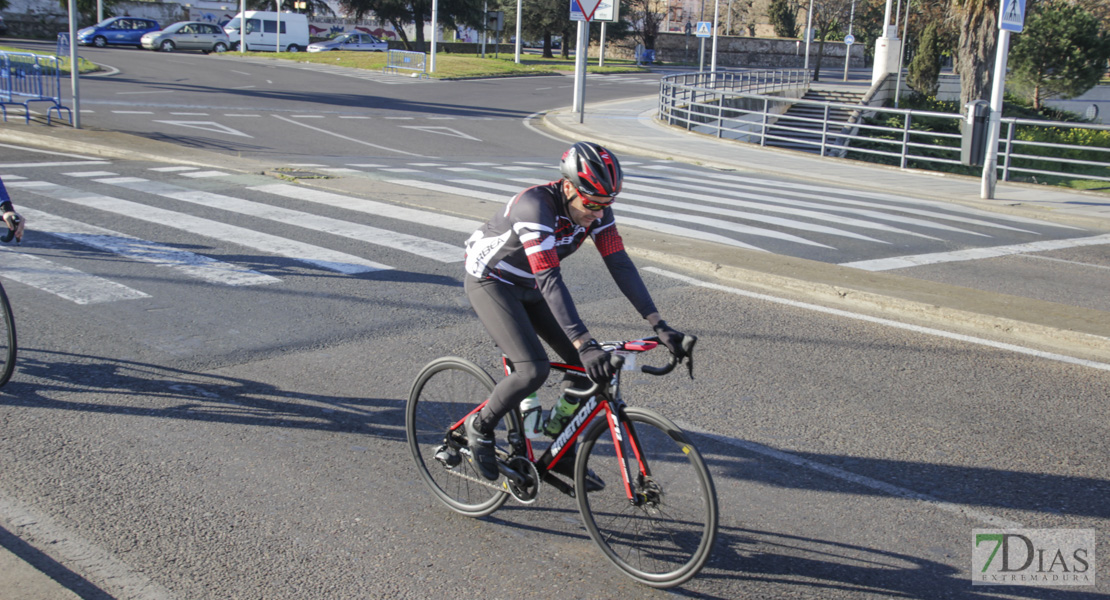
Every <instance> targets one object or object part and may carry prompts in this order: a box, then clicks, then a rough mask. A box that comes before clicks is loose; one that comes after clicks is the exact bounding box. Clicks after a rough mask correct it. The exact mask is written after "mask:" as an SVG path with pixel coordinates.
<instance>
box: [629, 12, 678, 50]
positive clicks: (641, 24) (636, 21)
mask: <svg viewBox="0 0 1110 600" xmlns="http://www.w3.org/2000/svg"><path fill="white" fill-rule="evenodd" d="M623 14H625V15H627V18H628V20H629V21H631V23H632V32H633V36H635V37H636V38H638V39H639V40H640V42H641V43H642V44H643V45H644V48H647V49H648V50H654V49H655V40H656V39H657V38H658V37H659V28H660V26H661V25H662V24H663V19H665V18H666V16H667V2H666V1H665V0H625V3H624V9H623Z"/></svg>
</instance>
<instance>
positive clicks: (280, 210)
mask: <svg viewBox="0 0 1110 600" xmlns="http://www.w3.org/2000/svg"><path fill="white" fill-rule="evenodd" d="M40 164H42V163H40ZM78 165H80V166H81V167H82V168H77V167H78ZM64 166H65V167H66V168H64V169H60V170H58V171H57V172H56V175H55V176H53V177H50V178H48V179H51V180H49V181H48V180H43V179H35V178H31V177H28V178H24V177H21V176H18V175H14V174H6V173H0V175H2V176H3V178H4V180H5V181H6V182H7V185H8V187H9V189H10V190H11V191H12V193H13V194H14V193H18V194H19V196H20V198H21V200H20V201H19V202H18V203H17V204H18V205H19V207H20V210H21V211H22V212H23V213H24V214H25V215H26V216H27V217H28V219H29V223H30V224H31V226H30V231H31V232H33V233H34V235H33V236H29V239H36V240H43V239H44V238H43V236H44V235H45V236H48V237H50V238H54V239H58V240H63V241H65V242H67V243H70V244H76V245H79V246H82V247H85V248H89V249H91V250H93V251H95V252H100V253H106V254H109V255H113V256H116V257H119V258H121V259H124V260H127V261H131V262H134V263H141V264H145V265H153V266H154V267H156V268H159V269H168V270H170V271H172V272H173V273H175V274H178V275H180V276H181V277H183V278H189V279H191V280H196V281H199V282H202V283H203V284H207V285H213V286H227V287H245V286H272V285H278V284H280V283H281V281H282V278H281V277H280V276H279V275H280V273H278V274H275V273H264V272H262V271H260V270H259V269H258V268H252V266H248V265H244V264H237V263H236V262H235V261H228V260H221V259H217V258H213V257H211V256H206V255H205V253H204V252H203V251H200V250H198V251H196V252H194V251H190V250H185V249H182V248H180V247H175V246H173V245H170V244H166V243H162V242H159V241H153V240H147V239H142V238H140V237H136V236H134V235H131V234H129V233H126V232H123V231H117V230H114V229H111V228H106V227H102V226H99V225H93V224H90V223H85V222H83V221H80V220H76V219H73V218H70V217H68V216H64V215H62V214H55V213H56V212H58V211H53V212H52V211H49V210H46V209H44V208H39V207H36V203H35V201H34V198H35V197H40V198H44V199H48V200H50V201H54V203H55V204H54V205H57V204H60V205H63V206H74V207H80V208H81V209H82V210H93V211H96V212H97V213H100V214H105V215H108V216H109V217H111V218H116V217H124V218H126V219H130V220H137V221H141V222H145V223H148V224H151V225H154V226H157V227H160V228H165V229H166V230H175V231H177V232H187V233H188V234H190V235H194V236H198V237H200V238H202V239H208V240H215V241H218V242H219V243H222V244H228V243H230V244H233V245H235V246H237V247H240V248H244V249H246V250H247V251H248V252H247V253H246V255H247V256H251V254H250V253H256V254H259V255H264V256H272V257H279V258H280V259H282V260H286V261H290V262H292V263H295V264H299V265H302V266H303V267H306V268H309V269H314V270H320V271H324V272H328V273H333V274H338V275H340V276H357V275H361V274H365V273H374V272H378V271H389V270H392V269H395V268H396V265H395V264H391V260H396V257H397V256H398V255H405V256H408V257H410V258H412V257H415V258H417V259H419V260H426V261H429V264H432V265H434V264H441V265H442V264H454V263H458V262H461V261H462V259H463V251H462V243H463V240H465V238H466V236H468V235H469V234H470V233H471V232H473V231H474V230H475V229H476V228H478V227H479V226H480V225H481V221H479V220H476V219H472V218H465V217H459V216H454V215H449V214H443V213H439V212H434V211H430V210H423V209H417V208H411V207H406V206H400V205H394V204H389V203H388V202H381V201H377V200H370V199H367V198H363V197H356V196H349V195H344V194H340V193H336V192H331V191H325V190H319V189H314V188H308V187H304V186H300V185H296V184H291V183H281V182H274V183H263V184H261V185H249V184H248V185H243V184H239V183H235V182H232V181H230V180H229V181H228V182H227V184H226V185H222V184H221V183H220V181H219V180H220V178H221V177H230V176H232V175H237V174H233V173H229V172H223V171H220V170H218V169H201V168H197V167H185V166H158V167H151V168H149V169H147V171H149V174H150V176H149V177H138V176H121V175H119V174H117V173H115V172H112V171H109V170H106V168H110V163H109V162H108V161H103V160H99V161H87V162H85V163H80V162H79V161H76V162H75V163H67V164H66V165H64ZM293 166H296V167H299V168H310V169H316V170H319V171H322V172H332V173H335V174H340V175H343V176H348V177H364V178H367V179H371V180H380V181H383V182H387V183H389V184H392V185H396V186H401V187H404V188H409V189H413V190H417V191H423V192H428V193H434V194H446V195H450V196H456V197H459V198H460V199H463V200H470V201H473V200H484V201H488V202H492V203H504V202H506V201H507V200H509V199H510V198H512V197H513V195H515V194H516V193H517V192H519V191H520V190H522V189H524V188H526V187H528V186H531V185H538V184H544V183H547V182H549V181H552V180H555V179H558V178H559V174H558V171H557V169H556V168H555V167H554V166H553V165H551V164H550V163H548V162H540V161H527V160H520V161H508V162H477V161H476V162H464V163H459V162H409V163H405V162H401V161H397V162H392V163H390V162H382V163H351V164H345V165H319V164H301V165H293ZM624 166H625V169H626V172H627V175H626V186H625V191H624V192H623V193H622V194H621V195H620V197H619V198H618V200H617V202H616V203H615V204H614V211H615V212H616V214H617V216H618V223H619V224H620V227H621V228H622V229H627V228H638V229H644V230H647V231H652V232H658V233H665V234H668V235H672V236H678V237H685V238H691V239H694V240H698V241H701V242H714V243H718V244H721V245H723V246H728V247H733V248H744V249H749V250H757V251H765V252H775V253H782V254H789V255H795V256H798V255H806V253H811V254H812V253H816V254H815V256H818V257H819V260H826V261H827V262H837V263H847V264H852V265H854V264H859V265H866V264H868V261H876V260H877V261H883V260H893V258H892V257H894V258H896V257H898V256H903V255H910V254H927V252H925V250H930V249H937V248H944V249H950V248H952V247H954V246H959V247H969V246H974V247H990V246H1013V245H1014V244H1015V243H1018V244H1021V243H1025V244H1029V243H1035V242H1040V241H1044V240H1053V239H1057V238H1062V237H1063V238H1067V237H1069V236H1070V237H1072V238H1075V239H1077V240H1081V239H1082V238H1079V237H1077V236H1081V235H1083V231H1082V230H1078V229H1076V228H1074V227H1068V226H1064V225H1058V224H1053V223H1046V222H1043V221H1037V220H1033V219H1027V218H1022V217H1018V216H1013V215H1005V214H996V213H990V212H987V211H981V210H977V209H974V208H970V207H963V206H960V205H956V204H952V205H949V204H944V203H939V202H925V201H920V200H913V199H908V198H904V197H899V196H898V195H897V194H882V193H874V192H858V191H852V190H844V189H835V188H829V187H826V186H821V185H816V184H798V183H789V182H782V181H776V180H771V179H764V178H760V177H756V176H751V175H741V174H733V173H719V172H712V171H696V172H691V169H690V168H689V167H684V166H676V165H674V164H672V163H668V162H665V161H658V162H642V163H636V162H631V161H626V162H625V164H624ZM202 181H203V184H201V182H202ZM86 184H96V189H97V190H99V191H93V190H92V189H88V188H91V187H93V186H91V185H86ZM198 187H203V188H204V189H197V188H198ZM213 189H218V191H213ZM105 190H118V194H117V193H105ZM167 200H168V201H172V202H171V203H170V205H172V206H177V205H178V203H182V204H181V205H182V206H184V207H185V208H184V209H171V208H162V207H159V206H154V205H153V204H154V203H161V204H163V205H165V204H166V203H165V201H167ZM289 201H295V202H296V206H297V208H286V207H285V206H282V204H283V203H284V204H286V205H288V204H289ZM314 207H319V208H321V209H324V208H326V209H327V210H326V211H324V212H329V213H330V214H337V213H338V214H341V215H350V216H349V218H344V217H335V216H325V215H323V214H318V212H317V211H316V210H314ZM217 211H221V212H224V213H232V214H235V215H241V216H243V217H247V218H249V220H251V221H252V222H262V223H277V224H290V223H295V224H297V225H298V226H299V227H303V228H304V229H305V230H307V231H311V232H313V234H314V235H324V236H329V237H333V238H336V239H340V240H348V241H356V242H358V244H356V245H351V244H349V242H348V243H346V244H338V246H339V247H343V248H345V249H348V248H351V250H350V251H345V250H336V249H334V248H329V247H324V246H322V245H319V244H313V243H309V242H306V241H301V240H296V239H290V237H288V236H281V235H275V234H273V233H267V232H265V231H261V230H259V229H262V227H259V228H257V229H256V228H252V227H247V226H243V225H233V224H230V223H227V222H225V220H219V219H216V218H209V216H208V214H209V213H212V214H215V213H216V212H217ZM121 220H123V219H121ZM366 221H372V222H374V223H375V224H374V225H370V224H368V223H367V222H366ZM388 223H395V224H412V225H413V226H418V230H419V233H411V232H408V233H406V232H402V231H397V230H395V229H401V228H403V227H398V226H395V227H389V226H387V224H388ZM429 228H430V229H429ZM429 231H431V232H434V233H433V234H431V235H429V233H428V232H429ZM1103 237H1105V236H1103ZM1086 239H1088V240H1090V239H1092V238H1086ZM35 243H40V244H49V242H43V241H40V242H31V241H29V242H28V243H27V245H26V246H24V247H19V246H3V247H0V252H3V253H4V254H3V258H2V261H0V276H3V277H5V278H8V279H11V280H13V281H18V282H20V283H22V284H25V285H28V286H32V287H35V288H38V289H40V290H43V291H46V292H48V293H51V294H54V295H56V296H58V297H60V298H63V299H65V300H68V301H70V302H73V303H75V304H80V305H90V304H100V303H107V302H117V301H126V300H134V299H141V298H148V297H150V293H149V292H148V291H146V290H143V289H136V286H135V285H134V284H131V285H125V284H123V283H120V282H117V281H112V280H110V279H107V278H103V277H100V276H97V275H94V274H90V273H85V272H82V271H80V270H79V269H75V268H73V267H72V266H67V265H65V264H62V262H60V261H59V260H52V259H51V258H45V257H42V256H36V255H35V254H34V253H33V252H32V251H30V250H31V249H32V248H33V247H34V244H35ZM1059 243H1068V242H1059ZM1078 243H1083V242H1081V241H1080V242H1078ZM1088 243H1093V242H1088ZM198 247H203V245H198ZM356 247H357V248H362V250H358V249H355V248H356ZM366 248H369V249H370V250H366ZM909 248H912V249H913V251H912V252H909V251H907V250H906V249H909ZM375 249H377V250H375ZM378 250H380V251H382V252H381V253H380V254H379V252H378ZM389 257H392V259H391V258H389Z"/></svg>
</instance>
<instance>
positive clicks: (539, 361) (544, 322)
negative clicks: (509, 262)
mask: <svg viewBox="0 0 1110 600" xmlns="http://www.w3.org/2000/svg"><path fill="white" fill-rule="evenodd" d="M464 287H465V289H466V295H467V297H468V298H469V299H470V305H471V306H472V307H474V312H476V313H478V319H480V320H481V321H482V325H485V327H486V331H488V332H489V334H490V336H491V337H493V341H494V343H496V344H497V345H498V346H499V347H500V348H501V352H502V353H503V354H504V355H505V356H507V357H509V360H511V361H512V363H513V372H512V374H511V375H509V376H507V377H505V378H504V379H502V380H501V381H500V382H498V384H497V385H496V386H495V387H494V388H493V392H492V393H491V394H490V399H489V403H487V404H486V407H485V408H484V409H482V412H481V413H479V415H478V421H477V423H476V425H477V426H478V429H479V431H482V432H483V433H492V432H493V429H494V427H496V426H497V422H498V421H500V420H501V418H502V417H504V416H505V415H506V414H507V413H508V412H509V411H510V410H511V409H512V408H513V407H514V406H518V405H519V404H520V403H521V402H522V401H523V400H524V399H525V398H526V397H527V396H528V394H531V393H532V392H534V391H536V390H538V389H539V388H540V386H542V385H543V383H544V382H545V381H547V376H548V375H549V374H550V372H551V364H550V361H549V359H548V357H547V350H545V349H544V347H543V344H541V343H540V338H543V341H545V342H547V345H548V346H551V349H552V350H554V351H555V353H556V354H558V355H559V357H560V358H562V359H563V362H565V363H567V364H571V365H579V366H581V364H582V362H581V360H580V359H579V358H578V351H577V350H576V349H575V348H574V344H572V343H571V341H570V339H569V338H567V335H566V333H564V332H563V328H562V327H560V326H559V323H558V322H557V321H556V320H555V315H553V314H551V309H550V308H549V307H548V306H547V301H545V300H544V298H543V295H542V294H541V293H540V291H539V290H537V289H524V288H522V287H520V286H515V285H510V284H507V283H502V282H500V281H497V280H495V279H485V280H478V279H477V278H475V277H472V276H470V275H467V276H466V282H465V284H464Z"/></svg>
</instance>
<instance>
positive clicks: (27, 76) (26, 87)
mask: <svg viewBox="0 0 1110 600" xmlns="http://www.w3.org/2000/svg"><path fill="white" fill-rule="evenodd" d="M32 102H49V103H51V104H52V106H51V107H50V108H48V109H47V110H46V123H47V124H50V115H51V113H52V112H53V111H58V116H59V117H61V115H62V111H63V110H64V111H66V112H67V113H69V119H70V122H71V123H72V122H73V112H72V111H71V110H69V109H68V108H66V107H65V106H62V84H61V73H60V72H59V70H58V58H57V57H54V56H42V55H39V54H30V53H27V52H0V112H2V113H3V115H4V120H5V121H7V120H8V108H7V105H9V104H15V105H20V106H22V107H23V110H24V118H25V120H26V122H27V123H30V122H31V106H30V105H31V103H32Z"/></svg>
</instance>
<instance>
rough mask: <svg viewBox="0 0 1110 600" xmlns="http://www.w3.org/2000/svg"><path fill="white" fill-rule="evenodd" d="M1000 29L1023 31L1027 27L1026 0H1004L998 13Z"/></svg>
mask: <svg viewBox="0 0 1110 600" xmlns="http://www.w3.org/2000/svg"><path fill="white" fill-rule="evenodd" d="M998 27H999V29H1005V30H1006V31H1012V32H1014V33H1021V30H1022V29H1024V28H1025V0H1002V9H1001V11H1000V12H999V15H998Z"/></svg>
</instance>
